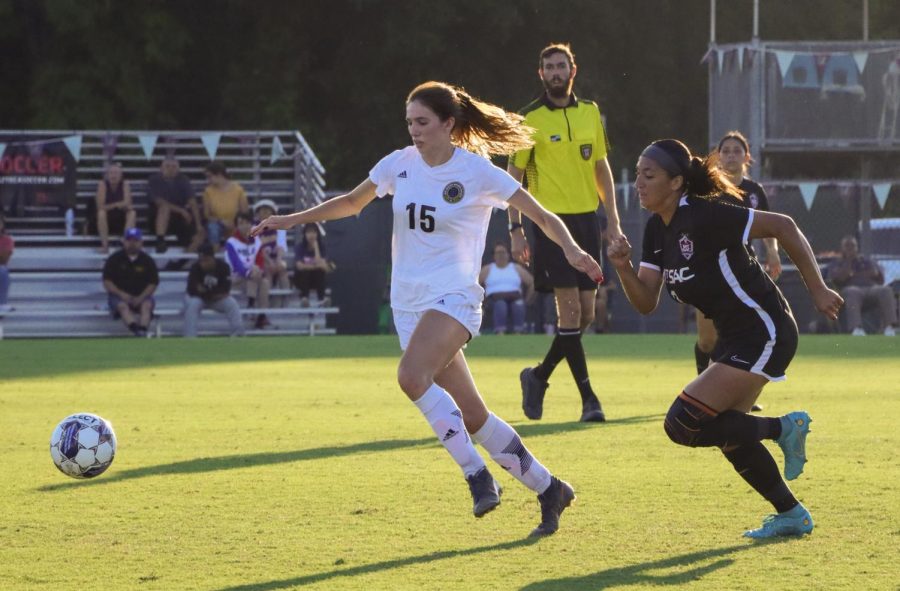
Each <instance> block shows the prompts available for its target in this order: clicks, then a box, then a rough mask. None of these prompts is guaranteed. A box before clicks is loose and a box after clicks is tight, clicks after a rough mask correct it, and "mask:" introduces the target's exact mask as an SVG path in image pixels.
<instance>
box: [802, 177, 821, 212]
mask: <svg viewBox="0 0 900 591" xmlns="http://www.w3.org/2000/svg"><path fill="white" fill-rule="evenodd" d="M797 186H798V187H800V194H801V195H802V196H803V203H805V204H806V209H807V210H809V209H812V204H813V201H814V200H815V198H816V192H817V191H818V190H819V183H798V184H797Z"/></svg>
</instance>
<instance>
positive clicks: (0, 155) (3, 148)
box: [0, 144, 6, 158]
mask: <svg viewBox="0 0 900 591" xmlns="http://www.w3.org/2000/svg"><path fill="white" fill-rule="evenodd" d="M5 152H6V144H0V158H3V154H4V153H5Z"/></svg>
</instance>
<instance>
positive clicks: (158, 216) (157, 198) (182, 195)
mask: <svg viewBox="0 0 900 591" xmlns="http://www.w3.org/2000/svg"><path fill="white" fill-rule="evenodd" d="M147 198H148V200H149V202H150V219H151V220H153V224H154V226H153V227H154V231H155V232H156V252H158V253H160V254H162V253H164V252H166V250H167V248H168V246H167V245H166V239H165V236H166V234H167V233H169V232H172V233H173V234H175V236H177V237H178V244H180V245H181V246H184V247H186V248H185V250H187V251H188V252H195V251H196V250H197V247H198V246H200V243H201V242H203V239H204V238H205V233H204V231H203V225H202V224H201V221H200V208H199V206H198V205H197V199H196V198H195V197H194V189H193V188H192V187H191V181H190V180H189V179H188V178H187V176H185V175H183V174H181V172H180V168H179V165H178V161H177V160H175V159H174V158H166V159H165V160H163V162H162V165H161V166H160V172H158V173H156V174H153V175H151V176H150V178H149V179H148V181H147Z"/></svg>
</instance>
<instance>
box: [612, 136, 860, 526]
mask: <svg viewBox="0 0 900 591" xmlns="http://www.w3.org/2000/svg"><path fill="white" fill-rule="evenodd" d="M635 187H636V188H637V192H638V197H639V199H640V202H641V206H642V207H644V208H645V209H647V210H649V211H651V212H653V214H654V215H653V216H652V217H651V218H650V219H649V220H648V221H647V227H646V230H645V233H644V245H643V255H642V257H641V263H640V269H639V270H638V271H635V269H634V268H633V266H632V263H631V245H630V244H629V243H628V239H627V238H626V237H624V236H623V237H620V238H618V239H616V240H614V241H613V242H612V243H611V244H610V246H609V249H608V254H609V259H610V261H611V262H612V264H613V266H614V267H615V269H616V272H617V273H618V275H619V279H620V281H621V284H622V288H623V289H624V291H625V295H626V296H627V297H628V300H629V301H630V302H631V304H632V305H633V306H634V307H635V308H636V309H637V310H638V311H639V312H641V313H642V314H649V313H650V312H652V311H653V310H655V309H656V307H657V305H658V304H659V294H660V289H661V287H662V285H663V283H665V285H666V289H667V291H668V292H669V295H671V296H672V297H673V298H674V299H676V300H678V301H680V302H684V303H687V304H691V305H693V306H695V307H696V308H697V309H698V310H700V311H701V312H702V313H703V314H705V315H706V316H707V317H709V318H711V319H712V320H713V323H714V324H715V327H716V330H717V331H718V334H719V346H718V348H717V351H716V353H717V354H716V357H715V359H713V363H712V365H710V366H709V368H707V369H706V371H704V372H703V373H702V374H700V375H699V376H698V377H697V378H696V379H695V380H694V381H692V382H691V383H690V384H688V385H687V386H685V387H684V390H683V391H682V392H681V394H679V396H678V397H677V398H676V399H675V402H674V403H672V406H671V407H670V408H669V412H668V414H667V415H666V420H665V431H666V433H667V434H668V436H669V438H670V439H671V440H672V441H673V442H675V443H678V444H679V445H685V446H689V447H718V448H720V449H721V450H722V453H723V454H725V457H726V458H727V459H728V461H730V462H731V463H732V464H733V465H734V468H735V470H737V472H738V474H740V475H741V476H742V477H743V478H744V480H746V481H747V482H748V483H749V484H750V486H752V487H753V488H754V489H755V490H756V491H757V492H758V493H760V495H762V496H763V497H764V498H765V499H766V500H768V501H769V502H770V503H772V505H773V506H774V507H775V510H776V512H777V513H776V514H775V515H772V516H769V517H767V518H766V519H765V520H764V521H763V525H762V527H760V528H759V529H755V530H751V531H747V532H745V534H744V535H745V536H747V537H751V538H770V537H774V536H784V535H800V534H805V533H809V532H811V531H812V529H813V522H812V517H811V516H810V514H809V512H808V511H807V510H806V508H805V507H804V506H803V505H801V504H800V503H799V501H797V499H796V498H794V495H793V494H792V493H791V491H790V489H789V488H788V487H787V484H786V483H785V482H784V480H782V478H781V476H780V475H779V473H778V466H777V465H776V463H775V460H774V459H773V458H772V456H771V454H769V452H768V450H766V448H765V447H764V446H763V444H762V443H761V441H762V440H764V439H774V440H775V441H777V442H778V445H779V446H780V447H781V449H782V451H783V452H784V458H785V463H784V475H785V478H786V479H787V480H793V479H795V478H797V477H798V476H799V475H800V473H801V472H802V471H803V465H804V463H806V448H805V443H806V435H807V433H808V432H809V422H810V418H809V415H807V414H806V412H804V411H797V412H792V413H789V414H787V415H785V416H783V417H780V418H768V417H756V416H752V415H750V414H747V413H748V411H749V410H750V407H751V406H752V405H753V403H754V402H755V401H756V398H757V397H758V396H759V394H760V391H761V390H762V388H763V386H764V385H765V384H766V383H767V382H769V381H781V380H783V379H784V372H785V369H786V368H787V366H788V364H789V363H790V361H791V358H792V357H793V356H794V352H795V351H796V348H797V324H796V322H795V321H794V318H793V316H792V315H791V310H790V307H789V306H788V303H787V301H786V300H785V299H784V296H783V295H782V294H781V291H780V290H779V289H778V288H777V287H776V286H775V284H774V283H773V282H772V280H771V279H770V278H769V277H768V276H767V275H766V273H765V272H764V271H763V270H762V268H761V267H760V266H759V263H758V262H757V261H756V259H754V258H752V257H751V256H750V255H749V254H748V252H747V249H746V248H745V247H744V244H745V243H746V242H747V241H748V240H749V239H751V238H767V237H772V238H777V239H778V241H779V242H780V243H781V245H782V246H783V247H784V250H785V251H786V252H787V253H788V255H789V256H790V257H791V259H792V260H793V261H794V263H795V264H796V265H797V268H798V270H799V271H800V274H801V275H802V277H803V280H804V281H805V282H806V286H807V289H808V290H809V293H810V296H812V299H813V303H814V304H815V307H816V309H817V310H819V311H820V312H822V313H823V314H825V315H827V316H829V317H831V318H836V317H837V314H838V310H839V309H840V306H841V304H842V303H843V300H842V299H841V297H840V296H839V295H838V294H837V293H835V292H834V291H832V290H830V289H828V287H826V286H825V282H824V281H823V280H822V275H821V273H820V272H819V267H818V265H817V264H816V261H815V257H814V256H813V253H812V250H811V249H810V247H809V243H808V242H807V240H806V238H805V237H804V236H803V234H802V233H801V232H800V230H799V229H798V228H797V226H796V224H795V223H794V221H793V220H792V219H791V218H789V217H787V216H784V215H780V214H775V213H770V212H759V211H755V210H753V209H748V208H744V207H735V206H733V205H730V204H727V203H723V202H721V200H716V199H705V198H703V196H706V195H716V194H722V193H731V194H732V195H734V194H735V192H736V188H735V187H734V185H733V184H731V183H730V182H729V181H728V180H727V178H725V177H724V175H723V174H722V173H721V171H719V170H717V169H716V167H715V165H714V164H712V163H711V162H710V161H709V160H708V159H705V160H704V159H700V158H697V157H692V156H691V153H690V150H688V148H687V147H686V146H685V145H684V144H682V143H681V142H679V141H677V140H659V141H656V142H653V143H652V144H651V145H650V146H648V147H647V148H646V149H645V150H644V152H643V153H642V154H641V157H640V158H639V160H638V164H637V179H636V181H635Z"/></svg>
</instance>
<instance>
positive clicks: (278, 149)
mask: <svg viewBox="0 0 900 591" xmlns="http://www.w3.org/2000/svg"><path fill="white" fill-rule="evenodd" d="M283 156H287V152H285V151H284V144H282V143H281V139H279V137H278V136H277V135H276V136H275V137H274V138H272V155H271V156H270V157H269V164H275V162H276V161H277V160H279V159H280V158H282V157H283Z"/></svg>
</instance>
